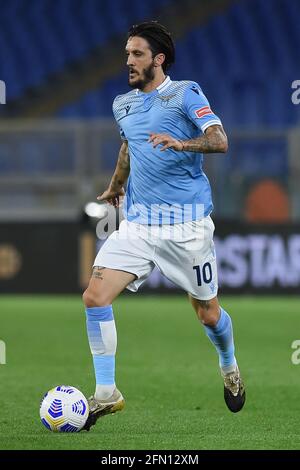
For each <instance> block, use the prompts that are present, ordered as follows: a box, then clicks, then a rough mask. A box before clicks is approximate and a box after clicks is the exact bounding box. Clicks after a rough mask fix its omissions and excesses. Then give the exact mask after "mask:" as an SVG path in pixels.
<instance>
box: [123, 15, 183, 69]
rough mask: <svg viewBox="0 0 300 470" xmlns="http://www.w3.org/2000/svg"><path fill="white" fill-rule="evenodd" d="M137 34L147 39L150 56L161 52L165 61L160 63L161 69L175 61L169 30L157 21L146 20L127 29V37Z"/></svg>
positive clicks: (166, 67)
mask: <svg viewBox="0 0 300 470" xmlns="http://www.w3.org/2000/svg"><path fill="white" fill-rule="evenodd" d="M132 36H139V37H141V38H144V39H146V40H147V41H148V43H149V46H150V49H151V51H152V56H153V57H155V56H156V55H157V54H160V53H163V54H164V55H165V57H166V58H165V61H164V62H163V64H162V68H163V71H164V72H166V70H167V69H168V68H169V67H170V66H171V65H172V64H173V63H174V62H175V47H174V43H173V39H172V37H171V34H170V33H169V31H168V30H167V29H166V28H165V26H163V25H162V24H160V23H158V22H157V21H146V22H144V23H140V24H136V25H133V26H132V27H131V28H130V30H129V31H128V35H127V38H128V39H129V38H131V37H132Z"/></svg>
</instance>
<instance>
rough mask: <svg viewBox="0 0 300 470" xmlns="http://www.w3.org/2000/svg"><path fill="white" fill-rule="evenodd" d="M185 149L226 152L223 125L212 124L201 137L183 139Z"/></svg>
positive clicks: (189, 150) (190, 150)
mask: <svg viewBox="0 0 300 470" xmlns="http://www.w3.org/2000/svg"><path fill="white" fill-rule="evenodd" d="M183 151H187V152H199V153H215V152H226V151H227V137H226V134H225V132H224V130H223V129H222V127H221V126H211V127H209V128H208V129H207V131H206V133H205V134H204V135H202V136H201V137H197V138H196V139H190V140H185V141H183Z"/></svg>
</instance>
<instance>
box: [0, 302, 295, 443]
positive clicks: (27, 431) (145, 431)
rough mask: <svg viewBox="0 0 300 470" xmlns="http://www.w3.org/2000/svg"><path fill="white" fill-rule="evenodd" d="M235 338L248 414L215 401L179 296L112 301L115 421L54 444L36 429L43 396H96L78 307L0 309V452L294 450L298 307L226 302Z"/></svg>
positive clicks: (203, 349)
mask: <svg viewBox="0 0 300 470" xmlns="http://www.w3.org/2000/svg"><path fill="white" fill-rule="evenodd" d="M222 305H223V306H224V308H226V309H227V310H228V312H230V314H231V316H232V319H233V322H234V331H235V342H236V352H237V357H238V360H239V364H240V369H241V371H242V374H243V377H244V380H245V384H246V390H247V402H246V405H245V408H244V409H243V410H242V411H241V412H240V413H237V414H232V413H230V411H229V410H228V409H227V408H226V406H225V403H224V401H223V385H222V380H221V377H220V375H219V370H218V362H217V355H216V353H215V350H214V348H213V346H212V345H211V344H210V342H209V340H208V338H207V337H206V335H205V334H204V331H203V328H202V326H201V324H200V323H199V322H198V320H197V319H196V316H195V314H194V313H193V311H192V308H191V307H190V305H189V304H188V302H187V300H186V298H185V296H184V295H183V296H181V297H180V296H179V297H147V296H145V295H143V294H139V295H130V296H123V297H120V298H119V299H118V300H117V301H116V302H115V304H114V311H115V318H116V322H117V328H118V353H117V384H118V387H119V388H120V390H121V391H122V393H123V394H124V396H125V399H126V408H125V410H124V411H122V412H121V413H117V414H115V415H108V416H105V417H104V418H102V419H100V420H99V421H98V423H97V425H96V426H95V427H94V428H92V430H91V431H90V432H89V433H87V432H81V433H78V434H55V433H51V432H49V431H48V430H47V429H46V428H44V427H43V426H42V424H41V422H40V419H39V402H40V399H41V397H42V396H43V394H44V393H45V392H46V391H47V390H48V389H50V388H52V387H53V386H55V385H59V384H66V385H74V386H76V387H78V388H79V389H81V390H82V392H83V393H85V394H86V395H89V394H91V392H93V389H94V375H93V369H92V361H91V356H90V352H89V347H88V342H87V337H86V331H85V316H84V311H83V307H82V304H81V299H80V296H69V297H68V296H64V297H60V296H57V297H46V296H45V297H43V296H41V297H38V296H36V297H34V296H23V297H11V296H2V297H1V298H0V319H1V333H0V339H1V340H3V341H5V343H6V348H7V357H6V362H7V363H6V364H5V365H0V377H1V378H0V393H1V412H0V428H1V434H0V449H98V450H101V449H102V450H104V449H109V450H116V449H122V450H124V449H146V450H150V449H157V450H158V449H164V450H169V449H177V450H179V449H196V450H202V449H299V448H300V431H299V416H300V399H299V390H300V387H299V385H300V365H294V364H292V361H291V355H292V353H293V350H292V348H291V344H292V342H293V341H294V340H295V339H300V328H299V326H300V316H299V315H300V310H299V305H300V301H299V299H297V298H288V297H285V298H272V297H268V298H267V297H264V298H260V297H255V298H254V297H236V298H233V297H223V298H222Z"/></svg>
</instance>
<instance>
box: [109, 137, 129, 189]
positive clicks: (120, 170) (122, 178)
mask: <svg viewBox="0 0 300 470" xmlns="http://www.w3.org/2000/svg"><path fill="white" fill-rule="evenodd" d="M129 172H130V159H129V153H128V144H127V143H126V144H125V143H124V144H122V146H121V149H120V152H119V158H118V163H117V167H116V170H115V172H114V174H113V177H112V179H111V182H110V187H111V188H112V189H113V190H118V189H119V188H120V187H121V186H123V184H124V183H125V182H126V180H127V178H128V176H129Z"/></svg>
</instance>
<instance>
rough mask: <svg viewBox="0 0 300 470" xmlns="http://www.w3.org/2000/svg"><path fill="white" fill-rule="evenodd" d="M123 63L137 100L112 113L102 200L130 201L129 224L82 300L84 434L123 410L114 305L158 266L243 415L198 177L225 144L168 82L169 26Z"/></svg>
mask: <svg viewBox="0 0 300 470" xmlns="http://www.w3.org/2000/svg"><path fill="white" fill-rule="evenodd" d="M126 55H127V66H128V68H129V85H130V87H131V88H133V90H132V91H129V92H128V93H126V94H124V95H120V96H117V97H116V98H115V100H114V103H113V113H114V116H115V119H116V121H117V123H118V125H119V128H120V135H121V139H122V141H123V142H122V145H121V148H120V152H119V157H118V162H117V166H116V169H115V172H114V174H113V177H112V179H111V182H110V184H109V187H108V189H107V190H106V191H105V192H104V193H103V194H102V195H101V196H99V197H98V199H99V200H101V201H107V202H108V203H110V204H112V205H114V206H115V207H118V206H119V198H120V197H121V196H124V195H125V199H124V215H125V219H124V220H123V221H122V222H121V224H120V227H119V230H118V231H115V232H114V233H113V234H112V235H111V236H110V237H109V238H108V240H107V241H106V242H105V243H104V245H103V246H102V248H101V249H100V251H99V253H98V255H97V257H96V259H95V263H94V267H93V273H92V276H91V280H90V283H89V286H88V288H87V289H86V291H85V292H84V294H83V300H84V304H85V307H86V316H87V331H88V338H89V344H90V349H91V353H92V355H93V362H94V368H95V376H96V390H95V393H94V395H93V396H92V397H91V398H89V405H90V415H89V418H88V421H87V423H86V426H85V429H87V430H88V429H89V428H90V427H91V426H92V425H93V424H95V422H96V420H97V419H98V418H99V417H100V416H103V415H105V414H107V413H114V412H115V411H119V410H121V409H122V408H123V407H124V398H123V396H122V394H121V392H120V391H119V390H118V389H117V388H116V384H115V353H116V347H117V335H116V327H115V322H114V316H113V308H112V303H113V301H114V300H115V298H116V297H117V296H118V295H119V294H120V293H121V292H122V291H123V290H124V289H125V288H127V289H130V290H132V291H137V290H138V288H139V286H140V285H141V284H142V283H143V282H144V281H145V279H146V278H147V277H148V276H149V274H150V273H151V271H152V269H153V268H154V267H155V266H157V267H158V268H159V270H160V271H161V272H162V273H163V274H164V275H165V276H166V277H167V278H169V279H170V280H171V281H173V282H174V283H175V284H177V285H178V286H180V287H181V288H183V289H184V290H185V291H186V292H187V293H188V294H189V298H190V301H191V304H192V306H193V308H194V309H195V311H196V314H197V316H198V318H199V320H200V322H201V323H202V324H203V325H204V329H205V332H206V334H207V336H208V337H209V339H210V341H211V342H212V343H213V345H214V346H215V348H216V351H217V353H218V356H219V365H220V371H221V375H222V377H223V380H224V398H225V402H226V404H227V406H228V408H229V409H230V410H231V411H232V412H238V411H240V410H241V408H242V407H243V405H244V402H245V388H244V385H243V382H242V379H241V376H240V372H239V368H238V365H237V361H236V358H235V354H234V341H233V332H232V323H231V319H230V316H229V315H228V313H227V312H226V311H225V310H224V309H223V308H222V307H220V305H219V302H218V298H217V291H218V281H217V265H216V255H215V250H214V243H213V232H214V224H213V221H212V219H211V217H210V214H211V212H212V209H213V205H212V199H211V189H210V185H209V182H208V179H207V177H206V176H205V174H204V173H203V171H202V160H203V155H202V154H206V153H215V152H220V153H224V152H226V151H227V137H226V134H225V132H224V129H223V127H222V123H221V121H220V119H219V118H218V117H217V116H216V115H215V114H214V113H213V111H212V110H211V108H210V105H209V102H208V101H207V99H206V97H205V96H204V94H203V92H202V90H201V88H200V87H199V85H198V84H197V83H195V82H192V81H187V80H184V81H172V80H171V78H170V77H169V76H167V75H166V71H167V69H168V67H169V66H170V65H171V64H172V63H173V62H174V60H175V50H174V44H173V41H172V38H171V36H170V33H169V32H168V31H167V30H166V28H165V27H164V26H162V25H160V24H159V23H157V22H154V21H151V22H146V23H141V24H139V25H136V26H133V27H132V28H131V29H130V31H129V33H128V40H127V44H126ZM126 182H127V189H126V194H125V191H124V185H125V183H126Z"/></svg>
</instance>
